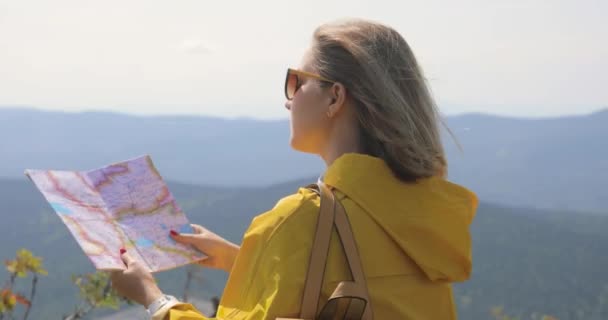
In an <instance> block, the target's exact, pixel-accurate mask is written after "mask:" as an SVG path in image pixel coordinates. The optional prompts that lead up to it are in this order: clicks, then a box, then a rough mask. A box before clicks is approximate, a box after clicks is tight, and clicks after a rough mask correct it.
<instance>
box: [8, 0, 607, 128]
mask: <svg viewBox="0 0 608 320" xmlns="http://www.w3.org/2000/svg"><path fill="white" fill-rule="evenodd" d="M606 14H608V1H606V0H579V1H576V0H571V1H562V0H525V1H523V0H511V1H502V0H501V1H496V0H492V1H491V0H461V1H450V0H443V1H439V0H420V1H418V0H416V1H407V0H405V1H397V0H394V1H386V0H374V1H362V0H348V1H327V0H324V1H321V0H309V1H299V2H295V1H284V0H276V1H275V0H271V1H244V0H243V1H227V0H225V1H204V0H196V1H194V0H179V1H158V0H120V1H118V0H104V1H91V0H53V1H48V0H46V1H45V0H38V1H34V0H0V106H2V107H36V108H44V109H50V110H63V111H83V110H99V111H113V112H124V113H130V114H139V115H156V114H196V115H209V116H220V117H228V118H233V117H251V118H260V119H275V118H285V117H287V116H288V115H287V111H286V110H285V109H284V107H283V105H284V96H283V82H284V78H285V72H286V68H288V67H297V66H298V64H299V62H300V59H301V56H302V54H303V53H304V51H305V50H306V48H307V47H308V45H309V44H310V40H311V35H312V32H313V31H314V29H315V28H316V27H317V26H318V25H320V24H322V23H324V22H329V21H332V20H335V19H341V18H348V17H357V18H367V19H371V20H374V21H378V22H382V23H385V24H387V25H390V26H392V27H393V28H395V29H396V30H397V31H399V32H400V33H401V34H402V35H403V37H404V38H405V39H406V41H407V42H408V43H409V44H410V46H411V47H412V49H413V50H414V53H415V54H416V56H417V59H418V60H419V62H420V64H421V65H422V67H423V69H424V72H425V74H426V77H427V78H428V79H429V84H430V86H431V89H432V92H433V93H434V96H435V98H436V100H437V102H438V104H439V106H440V109H441V111H442V112H443V113H444V114H459V113H465V112H484V113H491V114H500V115H510V116H525V117H545V116H559V115H571V114H584V113H589V112H592V111H594V110H597V109H600V108H605V107H608V40H607V39H608V23H606V22H605V21H606V20H605V19H606Z"/></svg>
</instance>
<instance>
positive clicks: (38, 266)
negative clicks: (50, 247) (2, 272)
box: [5, 249, 48, 278]
mask: <svg viewBox="0 0 608 320" xmlns="http://www.w3.org/2000/svg"><path fill="white" fill-rule="evenodd" d="M5 264H6V270H7V271H8V272H9V273H11V274H15V275H17V276H18V277H19V278H25V277H27V275H28V273H31V274H38V275H43V276H46V275H48V272H47V271H46V270H45V269H44V268H43V266H42V258H40V257H35V256H34V255H33V254H32V252H31V251H29V250H26V249H20V250H19V251H17V257H16V258H15V259H14V260H8V261H6V262H5Z"/></svg>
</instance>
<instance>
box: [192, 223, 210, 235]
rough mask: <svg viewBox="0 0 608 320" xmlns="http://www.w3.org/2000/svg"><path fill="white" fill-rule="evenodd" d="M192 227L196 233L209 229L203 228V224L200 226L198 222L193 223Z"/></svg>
mask: <svg viewBox="0 0 608 320" xmlns="http://www.w3.org/2000/svg"><path fill="white" fill-rule="evenodd" d="M190 227H192V229H193V230H194V233H196V234H199V233H203V232H206V231H207V229H205V228H203V226H200V225H198V224H191V225H190Z"/></svg>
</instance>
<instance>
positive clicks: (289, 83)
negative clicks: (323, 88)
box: [285, 68, 335, 100]
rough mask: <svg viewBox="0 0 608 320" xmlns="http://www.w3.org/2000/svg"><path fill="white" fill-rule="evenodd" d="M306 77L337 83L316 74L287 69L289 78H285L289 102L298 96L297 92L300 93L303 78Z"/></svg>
mask: <svg viewBox="0 0 608 320" xmlns="http://www.w3.org/2000/svg"><path fill="white" fill-rule="evenodd" d="M304 77H306V78H313V79H317V80H319V81H323V82H328V83H335V81H333V80H329V79H326V78H323V77H322V76H320V75H318V74H315V73H310V72H306V71H301V70H296V69H291V68H289V69H287V77H285V98H287V100H292V99H293V96H294V95H295V94H296V92H298V89H300V87H301V86H302V80H301V78H304Z"/></svg>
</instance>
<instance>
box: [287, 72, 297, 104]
mask: <svg viewBox="0 0 608 320" xmlns="http://www.w3.org/2000/svg"><path fill="white" fill-rule="evenodd" d="M286 81H287V82H286V83H285V95H286V96H287V99H289V100H291V99H293V96H294V95H295V94H296V90H297V87H298V75H296V74H293V73H289V74H288V75H287V80H286Z"/></svg>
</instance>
